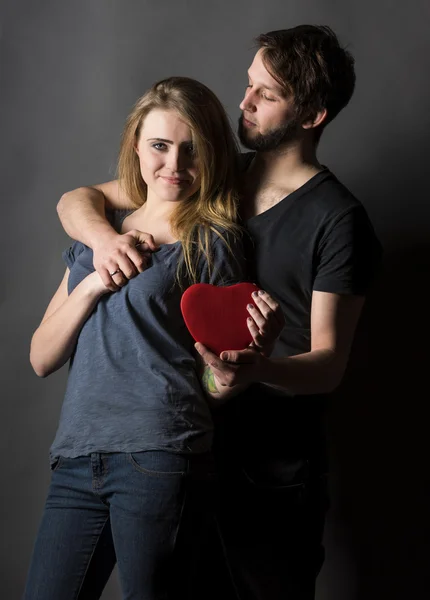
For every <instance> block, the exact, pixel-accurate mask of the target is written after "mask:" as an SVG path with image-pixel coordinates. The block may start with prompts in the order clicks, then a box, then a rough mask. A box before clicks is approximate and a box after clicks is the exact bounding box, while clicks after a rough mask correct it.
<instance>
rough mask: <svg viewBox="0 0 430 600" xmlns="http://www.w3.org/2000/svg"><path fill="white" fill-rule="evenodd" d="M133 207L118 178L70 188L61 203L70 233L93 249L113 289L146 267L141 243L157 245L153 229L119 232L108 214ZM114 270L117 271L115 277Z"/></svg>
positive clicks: (99, 269) (101, 272)
mask: <svg viewBox="0 0 430 600" xmlns="http://www.w3.org/2000/svg"><path fill="white" fill-rule="evenodd" d="M132 208H133V206H132V203H131V201H130V199H129V198H128V196H127V195H126V194H125V193H124V191H123V190H122V188H121V186H120V185H119V182H118V180H115V181H108V182H106V183H102V184H99V185H95V186H92V187H81V188H78V189H76V190H73V191H71V192H67V193H65V194H63V196H62V197H61V199H60V201H59V203H58V205H57V212H58V216H59V218H60V221H61V224H62V225H63V227H64V229H65V231H66V233H67V234H68V235H69V236H70V237H71V238H73V239H75V240H78V241H79V242H82V243H83V244H85V245H87V246H89V247H90V248H92V249H93V251H94V268H95V269H96V271H97V272H98V273H99V275H100V277H101V278H102V281H103V283H104V284H105V286H106V287H107V288H108V289H109V290H111V291H116V290H118V288H119V287H121V286H123V285H124V284H125V283H126V282H127V281H128V280H129V279H131V278H132V277H134V276H135V275H137V273H141V272H142V271H143V269H144V268H145V264H146V263H145V260H144V257H143V255H142V253H141V252H139V250H137V249H136V246H137V245H139V246H140V249H141V250H143V251H145V250H148V249H149V250H151V251H155V250H156V249H157V247H156V245H155V243H154V239H153V237H152V235H150V234H149V233H143V232H139V231H137V230H133V231H129V232H128V233H127V234H123V235H121V234H118V233H117V232H116V231H115V230H114V229H113V227H112V226H111V224H110V223H109V221H108V220H107V218H106V210H115V209H132ZM112 273H116V275H115V279H113V278H112V275H111V274H112Z"/></svg>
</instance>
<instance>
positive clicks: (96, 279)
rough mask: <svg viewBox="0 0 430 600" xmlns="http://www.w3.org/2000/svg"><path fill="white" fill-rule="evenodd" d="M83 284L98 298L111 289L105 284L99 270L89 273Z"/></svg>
mask: <svg viewBox="0 0 430 600" xmlns="http://www.w3.org/2000/svg"><path fill="white" fill-rule="evenodd" d="M81 285H82V286H83V288H85V290H86V291H87V292H88V293H89V294H91V295H94V297H95V298H97V299H98V298H101V297H102V296H104V295H105V294H107V293H108V292H110V291H111V290H110V289H109V288H107V287H106V286H105V284H104V283H103V280H102V278H101V277H100V275H99V274H98V272H97V271H94V272H93V273H90V274H89V275H87V276H86V277H85V279H84V280H83V281H82V283H81Z"/></svg>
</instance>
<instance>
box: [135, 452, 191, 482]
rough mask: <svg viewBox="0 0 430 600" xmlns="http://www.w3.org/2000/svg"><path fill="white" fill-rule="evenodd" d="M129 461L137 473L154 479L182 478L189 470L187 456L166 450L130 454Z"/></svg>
mask: <svg viewBox="0 0 430 600" xmlns="http://www.w3.org/2000/svg"><path fill="white" fill-rule="evenodd" d="M128 460H129V462H130V464H131V465H132V467H133V468H134V469H135V470H136V471H138V472H139V473H144V474H145V475H150V476H152V477H169V476H178V475H179V476H181V475H185V474H186V473H187V470H188V458H187V457H186V456H185V455H182V454H174V453H173V452H166V451H164V450H145V451H143V452H130V453H129V454H128Z"/></svg>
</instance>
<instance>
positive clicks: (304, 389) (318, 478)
mask: <svg viewBox="0 0 430 600" xmlns="http://www.w3.org/2000/svg"><path fill="white" fill-rule="evenodd" d="M257 43H258V51H257V53H256V55H255V57H254V60H253V62H252V64H251V66H250V68H249V72H248V75H249V83H248V86H247V89H246V93H245V97H244V99H243V100H242V103H241V105H240V108H241V110H242V116H241V118H240V122H239V137H240V139H241V142H242V144H243V145H244V146H245V147H248V148H249V149H250V150H253V151H254V152H253V153H249V154H246V155H244V156H243V161H244V174H243V190H242V191H243V194H242V196H243V200H242V215H243V219H244V222H245V224H246V227H247V229H248V230H249V232H250V233H251V237H252V239H253V248H252V249H250V251H252V252H253V265H254V268H255V273H254V277H255V280H256V281H257V282H258V284H259V286H260V287H261V288H262V289H263V290H265V291H267V292H268V293H269V294H270V295H271V296H273V297H274V298H276V299H277V301H278V302H279V304H280V306H281V307H282V310H283V313H284V315H285V323H286V324H285V327H284V329H283V331H282V334H281V336H280V339H279V341H278V343H277V345H276V348H275V351H274V353H273V355H272V357H271V358H267V357H265V356H263V355H261V354H258V353H256V352H253V351H251V350H245V351H243V352H229V353H226V354H225V356H224V355H223V356H222V357H217V356H215V355H213V354H212V353H210V352H209V351H208V350H207V349H206V348H204V347H203V346H201V345H200V344H197V346H196V347H197V350H198V351H199V352H200V354H201V355H202V357H203V359H204V361H205V362H206V364H207V365H208V367H209V368H210V370H211V371H212V373H213V374H214V375H215V376H216V377H217V379H218V380H219V381H221V382H222V383H223V384H225V385H229V386H231V385H236V384H250V387H249V388H248V390H247V391H246V392H245V393H244V394H242V395H241V396H239V397H237V398H236V399H234V400H232V401H230V402H229V403H227V404H226V405H225V407H224V408H223V409H221V410H220V411H219V413H218V416H217V420H218V421H219V423H218V435H217V444H216V450H217V456H218V461H219V465H220V478H221V488H220V499H219V504H220V506H219V511H218V518H217V521H218V523H217V526H218V529H219V533H220V538H219V539H220V546H219V547H220V548H221V549H222V552H223V554H224V557H225V560H226V564H227V566H228V573H229V579H230V583H231V584H232V586H231V588H230V590H231V594H232V597H234V596H235V597H238V598H241V599H248V598H249V599H254V600H257V599H260V598H265V599H266V598H267V599H272V598H273V599H275V598H276V599H278V598H279V599H280V598H285V599H294V600H298V599H300V600H301V599H306V600H307V599H311V598H314V593H315V580H316V577H317V574H318V572H319V570H320V568H321V565H322V562H323V549H322V533H323V525H324V518H325V512H326V509H327V500H326V492H325V478H324V474H325V473H326V469H327V465H326V460H325V452H324V436H323V433H322V415H323V413H324V405H325V403H326V399H327V395H328V394H329V393H330V392H332V391H333V390H334V389H335V388H336V387H337V386H338V384H339V383H340V381H341V379H342V377H343V374H344V371H345V367H346V364H347V361H348V356H349V352H350V348H351V344H352V341H353V337H354V332H355V329H356V325H357V322H358V319H359V316H360V312H361V310H362V307H363V304H364V299H365V295H366V292H367V291H368V289H369V286H370V285H371V282H372V280H373V278H374V275H375V272H376V269H377V266H378V264H379V261H380V254H381V252H380V245H379V242H378V240H377V239H376V236H375V234H374V231H373V228H372V226H371V224H370V222H369V219H368V217H367V214H366V211H365V209H364V207H363V206H362V205H361V203H360V202H359V201H358V200H356V199H355V198H354V197H353V196H352V194H351V193H350V192H349V191H348V190H347V189H346V188H345V187H344V186H343V185H342V184H341V183H340V182H339V181H338V180H337V179H336V178H335V177H334V175H333V174H332V173H331V172H330V171H329V170H328V169H327V168H325V167H324V166H322V165H321V164H320V163H319V162H318V160H317V156H316V149H317V145H318V141H319V139H320V136H321V134H322V132H323V130H324V128H325V126H326V125H327V124H328V123H329V122H330V121H332V120H333V119H334V118H335V117H336V115H337V114H338V113H339V112H340V111H341V110H342V108H344V107H345V106H346V105H347V104H348V102H349V100H350V98H351V96H352V93H353V90H354V86H355V73H354V60H353V58H352V56H351V55H350V54H349V52H347V51H345V50H343V49H342V48H341V47H340V45H339V42H338V39H337V37H336V36H335V34H334V33H333V32H332V31H331V29H329V28H328V27H315V26H309V25H302V26H299V27H295V28H293V29H288V30H282V31H274V32H270V33H268V34H264V35H260V36H259V37H258V38H257ZM105 203H106V206H107V207H118V208H124V207H127V206H128V200H127V198H125V197H124V195H123V194H122V193H121V191H120V189H119V187H118V184H117V182H109V183H106V184H102V185H100V186H94V187H93V188H80V189H78V190H75V191H74V192H69V193H67V194H65V195H64V196H63V197H62V199H61V201H60V203H59V206H58V211H59V215H60V219H61V221H62V223H63V225H64V227H65V229H66V231H67V232H68V233H69V235H70V236H71V237H73V238H77V239H79V240H80V241H82V242H84V243H86V244H88V245H89V246H92V247H93V249H94V265H95V267H96V269H97V270H98V271H99V273H100V274H101V276H102V278H103V280H104V281H105V284H106V285H108V286H109V287H110V288H111V289H117V286H120V285H124V284H125V283H126V281H127V280H128V279H129V278H130V277H133V276H134V275H135V274H136V273H137V272H138V270H139V268H140V264H139V253H138V252H137V251H136V247H135V246H136V240H137V241H138V242H143V241H146V242H147V243H148V244H149V245H151V244H152V243H153V240H152V239H151V237H150V236H148V234H142V233H140V232H136V235H135V237H133V236H130V235H129V236H121V235H118V234H117V233H115V232H114V231H113V230H112V229H111V227H110V225H109V224H108V223H107V221H106V219H105V216H104V210H105ZM208 551H209V550H208ZM207 560H208V562H209V561H210V560H211V558H210V557H208V559H207ZM202 572H203V571H202ZM216 583H217V580H216V578H215V579H213V580H212V581H211V582H210V583H208V585H207V589H205V591H204V593H203V592H201V594H200V596H201V597H205V598H208V597H217V596H219V595H220V594H222V595H223V597H224V598H226V597H227V595H226V594H227V591H226V589H225V590H224V589H219V587H217V585H216ZM197 587H198V586H196V589H197ZM197 595H198V594H197Z"/></svg>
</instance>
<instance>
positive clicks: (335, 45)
mask: <svg viewBox="0 0 430 600" xmlns="http://www.w3.org/2000/svg"><path fill="white" fill-rule="evenodd" d="M256 42H257V44H258V47H259V48H262V49H263V62H264V65H265V67H266V69H267V70H268V71H269V73H270V74H271V75H272V77H273V78H274V79H275V80H276V81H277V82H278V83H279V85H280V86H281V87H282V88H283V89H284V90H285V94H286V96H287V97H288V96H291V97H292V98H293V101H294V104H295V107H296V112H297V116H298V117H299V118H300V119H301V120H302V121H305V120H307V119H312V118H314V117H315V116H316V114H317V113H318V112H319V111H320V110H322V109H324V108H325V109H326V110H327V117H326V119H325V120H324V122H323V124H322V125H321V126H320V127H318V128H317V129H318V130H319V131H317V130H316V131H315V133H316V136H317V138H318V137H319V136H320V135H321V133H322V128H323V127H324V126H325V125H327V123H329V122H330V121H332V120H333V119H334V118H335V116H336V115H337V114H338V113H339V112H340V111H341V110H342V108H344V107H345V106H346V105H347V104H348V102H349V101H350V99H351V96H352V93H353V91H354V87H355V71H354V58H353V57H352V55H351V54H350V52H348V51H347V50H345V49H344V48H342V47H341V46H340V44H339V40H338V39H337V37H336V34H335V33H334V32H333V31H332V30H331V29H330V27H327V26H315V25H299V26H298V27H293V28H291V29H281V30H279V31H270V32H269V33H263V34H261V35H259V36H258V37H257V39H256Z"/></svg>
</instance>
